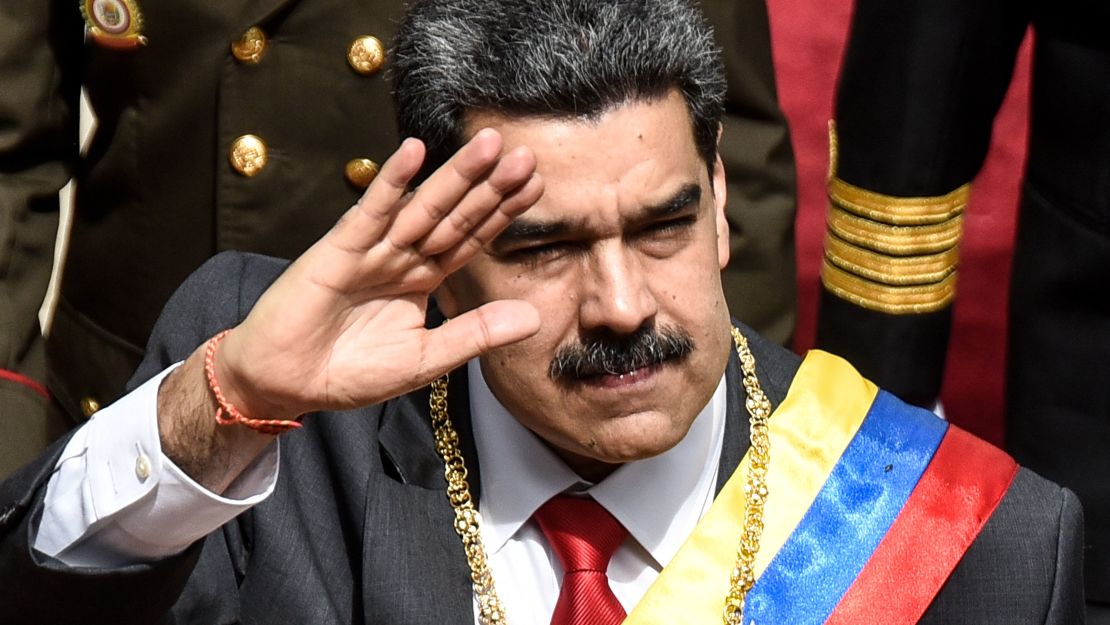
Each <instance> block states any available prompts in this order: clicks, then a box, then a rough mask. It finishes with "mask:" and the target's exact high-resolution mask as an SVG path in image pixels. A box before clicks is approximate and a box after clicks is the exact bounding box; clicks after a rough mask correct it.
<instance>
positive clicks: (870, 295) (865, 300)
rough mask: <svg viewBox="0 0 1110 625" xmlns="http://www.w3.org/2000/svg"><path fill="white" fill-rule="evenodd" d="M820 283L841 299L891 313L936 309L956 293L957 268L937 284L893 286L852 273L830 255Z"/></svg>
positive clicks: (950, 300)
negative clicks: (839, 265)
mask: <svg viewBox="0 0 1110 625" xmlns="http://www.w3.org/2000/svg"><path fill="white" fill-rule="evenodd" d="M821 283H822V284H824V285H825V288H826V289H828V290H829V292H831V293H832V294H833V295H836V296H837V297H839V298H840V299H842V300H847V301H849V302H852V303H853V304H855V305H857V306H860V307H862V308H867V309H869V310H875V311H878V312H883V313H888V314H892V315H909V314H922V313H929V312H934V311H937V310H940V309H942V308H944V307H945V306H947V305H949V304H950V303H951V302H952V298H953V297H954V296H955V294H956V274H955V272H953V273H951V274H949V276H948V277H947V278H945V279H943V280H941V281H940V282H936V283H934V284H924V285H911V286H891V285H887V284H881V283H878V282H872V281H870V280H867V279H864V278H860V277H859V276H855V275H852V274H850V273H848V272H846V271H844V270H843V269H840V268H839V267H837V266H835V265H833V264H831V263H829V261H828V259H826V260H825V264H824V266H823V267H821Z"/></svg>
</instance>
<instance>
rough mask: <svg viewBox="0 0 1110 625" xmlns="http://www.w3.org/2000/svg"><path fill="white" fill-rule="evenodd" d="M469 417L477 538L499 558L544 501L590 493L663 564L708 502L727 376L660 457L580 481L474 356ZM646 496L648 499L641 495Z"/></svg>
mask: <svg viewBox="0 0 1110 625" xmlns="http://www.w3.org/2000/svg"><path fill="white" fill-rule="evenodd" d="M467 374H468V380H469V387H470V389H469V390H470V414H471V421H472V425H473V428H474V441H475V446H476V448H477V451H478V459H479V464H480V466H481V472H480V473H481V481H482V491H481V499H480V501H479V509H480V510H481V513H482V523H483V531H482V536H483V539H484V541H485V543H486V549H488V550H489V551H490V553H491V554H492V553H497V552H498V551H500V550H501V548H502V547H504V546H505V544H506V543H507V542H508V541H509V540H510V539H511V538H512V537H513V536H514V535H515V534H516V533H517V531H519V530H520V528H521V526H523V525H524V524H525V523H527V522H528V520H529V519H530V518H531V516H532V513H533V512H535V511H536V509H538V508H539V507H540V506H541V505H543V503H544V502H545V501H547V500H548V499H550V498H551V497H553V496H554V495H557V494H559V493H561V492H563V491H566V490H568V489H573V490H577V491H584V492H587V493H589V494H590V495H591V496H592V497H593V498H594V499H595V500H596V501H597V502H598V503H600V504H601V505H602V506H604V507H605V508H606V509H607V510H608V511H609V512H610V513H611V514H612V515H613V516H615V517H616V518H617V520H619V521H620V522H621V523H622V524H623V525H624V526H625V527H626V528H627V529H628V532H629V534H630V535H631V536H632V537H633V538H634V539H635V540H636V541H637V542H638V543H639V544H640V546H642V547H643V548H644V549H645V550H646V551H647V552H648V553H650V554H651V556H652V558H654V559H655V561H656V563H657V564H658V565H659V566H660V567H663V566H666V565H667V563H668V562H670V560H671V558H673V557H674V555H675V553H676V552H677V551H678V549H679V547H681V546H682V544H683V543H684V542H685V540H686V538H687V537H688V536H689V535H690V533H691V532H693V529H694V526H695V525H696V524H697V522H698V519H700V518H701V515H702V514H703V513H704V512H705V510H707V509H708V507H709V504H710V503H711V502H712V500H713V496H714V494H715V493H714V485H715V484H716V480H717V465H718V458H720V455H721V445H722V442H723V439H724V429H725V396H726V393H725V379H724V376H723V375H722V377H721V380H720V382H719V383H718V384H717V390H716V391H715V392H714V393H713V396H712V397H711V398H710V400H709V403H708V404H706V406H705V407H704V408H702V410H701V412H700V413H699V414H698V416H697V417H696V418H695V419H694V423H693V425H691V427H690V431H689V432H687V434H686V436H685V437H684V438H683V439H682V440H681V441H679V443H678V444H677V445H675V446H674V447H672V448H671V449H669V450H667V451H666V452H664V453H662V454H660V455H658V456H655V457H653V458H647V459H645V460H638V461H635V462H629V463H627V464H625V465H623V466H621V467H620V468H618V469H617V470H616V471H614V472H613V474H612V475H610V476H609V477H607V478H606V479H604V480H602V481H601V482H599V483H597V484H590V483H588V482H584V481H583V480H582V479H581V478H580V477H578V475H577V474H576V473H575V472H574V471H572V470H571V469H570V467H568V466H567V465H566V464H565V463H564V462H563V461H562V460H561V459H560V458H559V457H558V456H556V455H555V453H554V452H553V451H551V449H550V448H548V447H547V445H546V444H544V443H543V442H542V441H541V440H540V439H539V438H538V437H537V436H536V435H535V434H533V433H532V432H531V431H530V430H528V429H527V428H525V427H524V426H523V425H521V424H520V422H518V421H517V420H516V419H515V418H514V417H513V416H512V415H511V414H509V411H508V410H507V409H506V408H505V407H504V406H503V405H502V404H501V402H499V401H498V400H497V398H496V397H494V395H493V392H492V391H491V390H490V388H489V386H488V385H487V384H486V381H485V377H484V376H483V375H482V371H481V367H480V366H479V364H478V361H477V359H475V360H471V361H470V363H469V364H468V370H467ZM645 494H646V495H645Z"/></svg>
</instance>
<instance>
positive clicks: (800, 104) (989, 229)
mask: <svg viewBox="0 0 1110 625" xmlns="http://www.w3.org/2000/svg"><path fill="white" fill-rule="evenodd" d="M768 9H769V12H770V16H771V34H772V40H773V45H774V55H775V64H776V74H777V78H778V89H779V99H780V101H781V104H782V108H783V110H784V111H785V112H786V116H787V119H788V120H789V122H790V128H791V133H792V135H793V142H794V152H795V157H796V159H797V166H798V217H797V246H798V298H799V302H798V303H799V311H798V330H797V336H796V340H795V349H797V350H798V351H799V352H802V351H804V350H806V349H809V348H810V347H812V346H813V341H814V332H815V328H816V300H817V294H818V288H819V281H818V269H819V267H820V264H821V253H822V248H821V239H822V236H823V234H824V227H825V226H824V223H825V221H824V220H825V190H824V185H825V175H826V173H827V170H828V120H829V119H831V118H832V116H833V94H834V90H835V86H836V74H837V68H838V67H839V64H840V59H841V55H842V53H843V51H844V42H845V39H846V37H847V33H848V25H849V19H850V16H851V10H852V9H851V2H850V0H768ZM1029 43H1030V42H1029V41H1028V40H1027V41H1026V42H1025V45H1024V46H1023V48H1022V52H1021V57H1020V59H1019V62H1018V66H1017V69H1016V71H1015V78H1014V82H1013V84H1012V85H1011V88H1010V93H1009V94H1008V95H1007V97H1006V102H1005V104H1003V107H1002V111H1001V113H1000V114H999V117H998V118H997V120H996V122H995V127H994V141H993V145H992V147H991V153H990V156H989V158H988V160H987V163H986V165H985V166H984V168H983V171H982V172H980V174H979V176H978V177H977V178H976V180H975V181H974V184H973V187H972V195H971V200H970V206H969V209H968V214H967V217H966V219H965V226H964V228H965V230H964V239H963V243H962V245H961V249H960V257H961V264H960V274H959V287H958V294H957V297H956V304H955V320H954V324H953V330H952V338H951V342H950V344H949V350H948V366H947V370H946V373H945V377H944V388H943V391H942V400H943V404H944V408H945V411H946V413H947V416H948V418H949V419H950V420H951V421H952V422H954V423H956V424H958V425H960V426H962V427H964V428H966V429H968V430H970V431H972V432H974V433H975V434H978V435H979V436H981V437H983V438H986V439H987V440H990V441H992V442H995V443H1001V441H1002V432H1003V422H1002V408H1003V406H1002V404H1003V390H1004V389H1003V377H1004V372H1005V351H1006V301H1007V293H1008V290H1009V281H1010V248H1011V246H1012V243H1013V238H1014V231H1015V217H1016V208H1017V202H1018V187H1019V183H1020V179H1021V173H1022V170H1023V167H1024V157H1025V142H1026V109H1027V103H1028V81H1029Z"/></svg>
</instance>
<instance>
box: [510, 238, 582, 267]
mask: <svg viewBox="0 0 1110 625" xmlns="http://www.w3.org/2000/svg"><path fill="white" fill-rule="evenodd" d="M580 249H581V246H579V245H576V244H575V243H574V242H572V241H548V242H546V243H539V244H536V245H529V246H526V247H519V248H516V249H513V250H509V251H508V252H505V253H504V254H503V255H502V258H503V259H505V260H507V261H509V262H514V263H520V264H522V265H527V266H535V265H538V264H540V263H544V262H547V261H549V260H554V259H556V258H559V257H562V256H565V255H567V254H570V253H574V252H577V251H579V250H580Z"/></svg>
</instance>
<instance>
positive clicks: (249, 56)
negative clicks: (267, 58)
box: [231, 26, 266, 65]
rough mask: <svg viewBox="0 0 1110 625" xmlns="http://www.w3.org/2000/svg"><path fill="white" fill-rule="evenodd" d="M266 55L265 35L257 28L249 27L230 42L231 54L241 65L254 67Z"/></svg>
mask: <svg viewBox="0 0 1110 625" xmlns="http://www.w3.org/2000/svg"><path fill="white" fill-rule="evenodd" d="M265 53H266V33H264V32H262V29H261V28H259V27H257V26H251V27H250V28H248V29H247V32H245V33H243V34H242V35H240V36H239V38H238V39H236V40H235V41H233V42H231V54H232V55H233V56H234V57H235V58H236V59H238V60H239V61H240V62H242V63H247V64H248V65H254V64H255V63H257V62H259V61H261V60H262V55H263V54H265Z"/></svg>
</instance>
